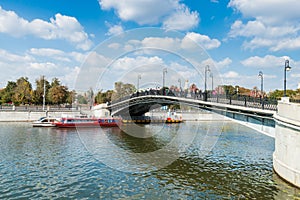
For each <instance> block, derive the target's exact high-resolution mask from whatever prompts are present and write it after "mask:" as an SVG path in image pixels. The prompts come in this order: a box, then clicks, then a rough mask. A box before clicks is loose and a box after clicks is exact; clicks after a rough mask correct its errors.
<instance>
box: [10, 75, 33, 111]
mask: <svg viewBox="0 0 300 200" xmlns="http://www.w3.org/2000/svg"><path fill="white" fill-rule="evenodd" d="M32 96H33V91H32V86H31V83H30V82H29V81H28V78H27V77H21V78H19V79H18V80H17V83H16V87H15V89H14V95H13V96H12V100H13V102H14V104H15V105H19V104H29V103H31V100H32Z"/></svg>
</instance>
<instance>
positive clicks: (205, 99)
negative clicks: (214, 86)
mask: <svg viewBox="0 0 300 200" xmlns="http://www.w3.org/2000/svg"><path fill="white" fill-rule="evenodd" d="M207 72H210V69H209V65H206V66H205V76H204V101H207V89H206V80H207Z"/></svg>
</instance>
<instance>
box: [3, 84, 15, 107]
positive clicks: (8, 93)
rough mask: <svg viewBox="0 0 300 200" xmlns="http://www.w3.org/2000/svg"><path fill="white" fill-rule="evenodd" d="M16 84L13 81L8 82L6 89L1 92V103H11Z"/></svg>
mask: <svg viewBox="0 0 300 200" xmlns="http://www.w3.org/2000/svg"><path fill="white" fill-rule="evenodd" d="M16 87H17V83H16V82H14V81H8V82H7V85H6V87H5V88H4V89H3V90H2V91H1V103H9V102H12V101H13V95H14V94H15V88H16Z"/></svg>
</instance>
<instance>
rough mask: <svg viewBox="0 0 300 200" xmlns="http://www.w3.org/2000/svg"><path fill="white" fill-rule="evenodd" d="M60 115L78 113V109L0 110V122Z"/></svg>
mask: <svg viewBox="0 0 300 200" xmlns="http://www.w3.org/2000/svg"><path fill="white" fill-rule="evenodd" d="M47 115H48V116H49V117H58V118H59V117H62V115H73V116H74V115H80V111H47V112H45V111H38V112H37V111H0V122H26V121H35V120H38V119H39V118H41V117H45V116H47Z"/></svg>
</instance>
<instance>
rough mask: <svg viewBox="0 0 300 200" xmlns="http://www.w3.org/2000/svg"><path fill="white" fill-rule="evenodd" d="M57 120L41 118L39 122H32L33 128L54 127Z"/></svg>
mask: <svg viewBox="0 0 300 200" xmlns="http://www.w3.org/2000/svg"><path fill="white" fill-rule="evenodd" d="M56 120H57V118H52V117H41V118H40V119H38V120H37V121H34V122H32V126H33V127H54V126H55V124H54V122H55V121H56Z"/></svg>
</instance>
